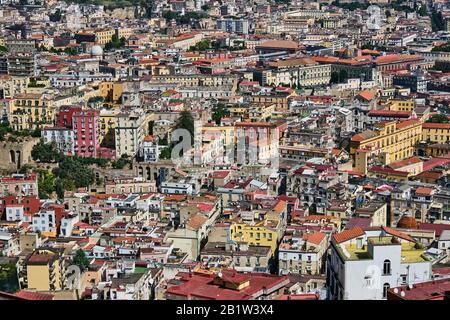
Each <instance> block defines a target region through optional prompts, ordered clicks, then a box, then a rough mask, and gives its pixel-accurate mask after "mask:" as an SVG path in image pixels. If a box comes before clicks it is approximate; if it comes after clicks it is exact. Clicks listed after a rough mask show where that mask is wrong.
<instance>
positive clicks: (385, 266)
mask: <svg viewBox="0 0 450 320" xmlns="http://www.w3.org/2000/svg"><path fill="white" fill-rule="evenodd" d="M390 274H391V261H390V260H384V263H383V275H390Z"/></svg>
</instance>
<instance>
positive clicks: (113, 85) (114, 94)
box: [99, 81, 123, 104]
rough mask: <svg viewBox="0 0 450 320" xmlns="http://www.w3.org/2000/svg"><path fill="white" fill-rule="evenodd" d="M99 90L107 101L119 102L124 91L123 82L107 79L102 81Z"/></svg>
mask: <svg viewBox="0 0 450 320" xmlns="http://www.w3.org/2000/svg"><path fill="white" fill-rule="evenodd" d="M99 91H100V96H101V97H102V98H103V99H104V101H105V102H106V103H111V104H118V103H119V102H120V99H121V97H122V93H123V83H122V82H111V81H105V82H102V83H100V85H99Z"/></svg>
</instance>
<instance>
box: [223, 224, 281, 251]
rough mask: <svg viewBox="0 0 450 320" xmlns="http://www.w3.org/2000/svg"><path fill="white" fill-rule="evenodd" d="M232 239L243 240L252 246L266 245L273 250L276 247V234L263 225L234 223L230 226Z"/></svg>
mask: <svg viewBox="0 0 450 320" xmlns="http://www.w3.org/2000/svg"><path fill="white" fill-rule="evenodd" d="M230 238H231V240H232V241H237V242H245V243H247V244H249V245H253V246H267V247H270V248H271V249H272V252H275V251H276V249H277V247H278V234H277V232H276V231H273V230H270V229H269V228H267V227H265V226H264V225H254V226H251V225H248V224H245V223H235V224H232V225H231V226H230Z"/></svg>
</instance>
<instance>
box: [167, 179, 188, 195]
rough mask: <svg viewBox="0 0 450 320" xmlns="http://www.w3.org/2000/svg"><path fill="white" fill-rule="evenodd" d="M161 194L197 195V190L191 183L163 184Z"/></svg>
mask: <svg viewBox="0 0 450 320" xmlns="http://www.w3.org/2000/svg"><path fill="white" fill-rule="evenodd" d="M161 192H162V193H168V194H189V195H193V194H195V189H194V187H193V185H192V184H191V183H185V182H183V181H180V182H162V183H161Z"/></svg>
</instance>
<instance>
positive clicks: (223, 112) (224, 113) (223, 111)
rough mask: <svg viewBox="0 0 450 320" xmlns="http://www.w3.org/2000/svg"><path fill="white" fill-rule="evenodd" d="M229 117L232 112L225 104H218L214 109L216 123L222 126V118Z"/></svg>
mask: <svg viewBox="0 0 450 320" xmlns="http://www.w3.org/2000/svg"><path fill="white" fill-rule="evenodd" d="M229 115H230V111H229V110H228V109H227V108H226V107H225V105H224V104H223V103H218V104H216V105H215V106H214V107H213V109H212V119H213V120H214V121H215V122H216V124H220V121H221V120H222V118H224V117H228V116H229Z"/></svg>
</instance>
